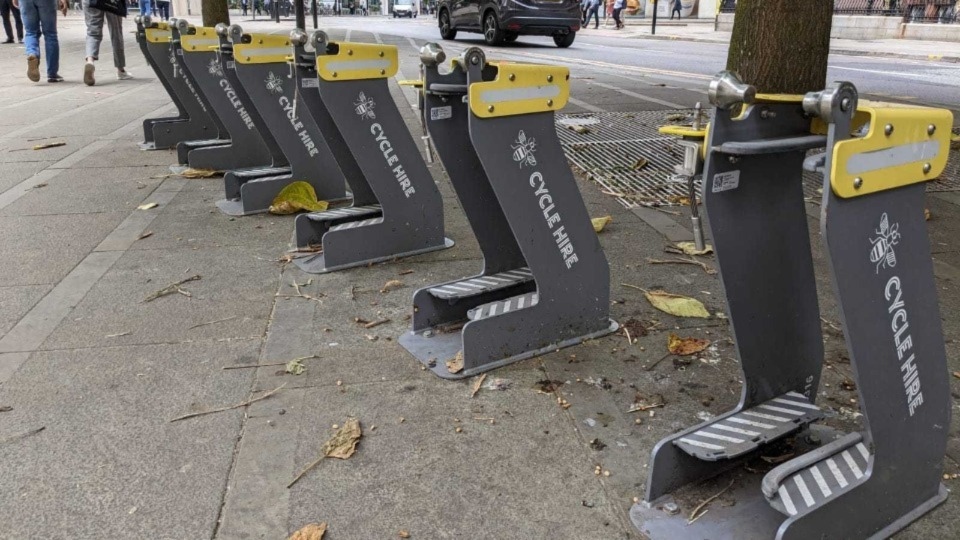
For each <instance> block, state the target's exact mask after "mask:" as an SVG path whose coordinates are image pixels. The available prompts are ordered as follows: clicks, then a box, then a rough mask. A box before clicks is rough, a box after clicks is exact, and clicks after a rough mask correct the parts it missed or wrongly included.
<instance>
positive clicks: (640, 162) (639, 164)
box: [633, 158, 650, 171]
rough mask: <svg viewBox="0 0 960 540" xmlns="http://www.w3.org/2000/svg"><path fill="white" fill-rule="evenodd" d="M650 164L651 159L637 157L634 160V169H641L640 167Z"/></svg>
mask: <svg viewBox="0 0 960 540" xmlns="http://www.w3.org/2000/svg"><path fill="white" fill-rule="evenodd" d="M649 164H650V160H648V159H646V158H637V160H636V161H634V162H633V170H635V171H639V170H640V169H642V168H644V167H646V166H647V165H649Z"/></svg>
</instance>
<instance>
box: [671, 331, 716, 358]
mask: <svg viewBox="0 0 960 540" xmlns="http://www.w3.org/2000/svg"><path fill="white" fill-rule="evenodd" d="M709 346H710V340H709V339H701V338H692V337H686V338H682V337H679V336H677V335H676V334H674V333H673V332H671V333H670V335H669V336H667V350H669V351H670V354H676V355H679V356H689V355H691V354H697V353H698V352H700V351H702V350H704V349H706V348H707V347H709Z"/></svg>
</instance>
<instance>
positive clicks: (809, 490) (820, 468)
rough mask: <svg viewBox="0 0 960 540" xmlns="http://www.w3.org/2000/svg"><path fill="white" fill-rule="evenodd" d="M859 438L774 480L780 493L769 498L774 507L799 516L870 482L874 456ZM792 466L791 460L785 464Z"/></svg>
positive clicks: (771, 472)
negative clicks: (870, 469)
mask: <svg viewBox="0 0 960 540" xmlns="http://www.w3.org/2000/svg"><path fill="white" fill-rule="evenodd" d="M857 441H859V436H858V437H856V438H854V439H852V440H850V441H849V443H846V444H840V445H839V446H838V448H836V452H835V453H831V454H826V455H827V457H825V458H823V459H821V460H820V461H817V462H816V463H813V464H812V465H810V466H808V467H806V468H803V469H800V470H799V471H796V472H793V473H792V474H789V475H788V476H784V477H782V478H778V479H776V480H774V481H775V482H777V483H778V486H777V490H776V492H774V493H773V495H772V496H768V497H767V500H768V501H770V506H772V507H774V508H776V509H777V510H779V511H780V512H783V513H784V514H786V515H788V516H795V515H797V514H800V513H804V512H807V511H808V510H810V509H813V508H817V507H819V506H823V505H824V504H827V503H828V502H830V501H831V500H833V499H834V498H836V497H837V496H838V495H840V494H841V493H844V492H846V491H850V490H851V489H853V488H854V487H856V486H857V485H858V484H860V483H862V482H864V481H866V479H867V477H866V472H867V468H868V467H869V465H870V461H871V460H872V459H873V456H872V455H871V454H870V451H869V450H868V449H867V446H866V445H865V444H863V442H857ZM838 442H842V441H838ZM803 459H804V456H800V457H798V458H795V460H794V461H799V460H803ZM790 466H791V463H790V462H787V463H785V464H783V465H781V467H786V468H788V469H789V468H790ZM781 467H777V468H776V469H774V470H772V471H770V472H769V473H767V478H764V484H766V483H767V482H768V479H769V478H770V477H771V475H776V474H777V473H778V470H779V469H781ZM764 495H766V493H764Z"/></svg>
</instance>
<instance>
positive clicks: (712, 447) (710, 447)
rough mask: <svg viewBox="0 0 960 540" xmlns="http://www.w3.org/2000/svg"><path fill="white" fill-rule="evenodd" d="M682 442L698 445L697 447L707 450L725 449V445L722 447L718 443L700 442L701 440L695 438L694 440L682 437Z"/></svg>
mask: <svg viewBox="0 0 960 540" xmlns="http://www.w3.org/2000/svg"><path fill="white" fill-rule="evenodd" d="M680 442H682V443H685V444H689V445H690V446H696V447H698V448H706V449H707V450H723V447H722V446H718V445H716V444H710V443H705V442H700V441H695V440H693V439H686V438H684V439H680Z"/></svg>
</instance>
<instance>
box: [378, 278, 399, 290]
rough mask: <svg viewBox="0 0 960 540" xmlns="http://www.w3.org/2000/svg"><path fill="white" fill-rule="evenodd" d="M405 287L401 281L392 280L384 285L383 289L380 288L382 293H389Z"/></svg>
mask: <svg viewBox="0 0 960 540" xmlns="http://www.w3.org/2000/svg"><path fill="white" fill-rule="evenodd" d="M402 287H403V282H402V281H400V280H399V279H391V280H390V281H388V282H386V283H384V284H383V287H381V288H380V292H382V293H388V292H390V291H392V290H394V289H399V288H402Z"/></svg>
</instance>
